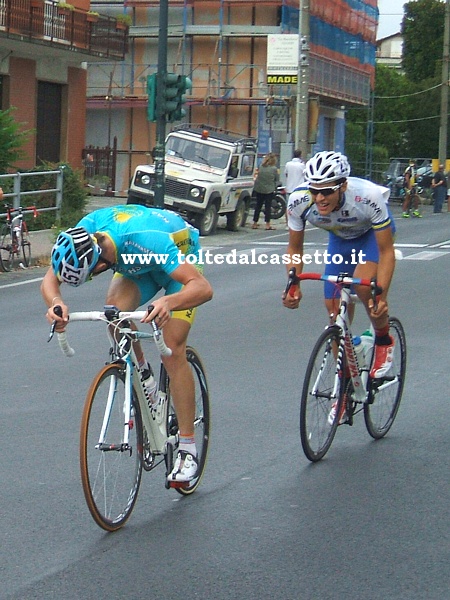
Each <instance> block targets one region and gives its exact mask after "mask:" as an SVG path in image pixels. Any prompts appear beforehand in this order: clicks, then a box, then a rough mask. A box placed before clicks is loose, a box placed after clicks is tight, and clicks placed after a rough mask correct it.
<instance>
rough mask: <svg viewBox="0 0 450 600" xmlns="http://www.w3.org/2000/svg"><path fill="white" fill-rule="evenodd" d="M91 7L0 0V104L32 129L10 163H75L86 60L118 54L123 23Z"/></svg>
mask: <svg viewBox="0 0 450 600" xmlns="http://www.w3.org/2000/svg"><path fill="white" fill-rule="evenodd" d="M116 26H117V21H116V19H114V18H112V17H109V16H100V15H98V14H91V12H90V11H89V0H77V1H76V3H75V5H70V4H66V6H65V7H63V6H62V3H57V2H51V1H49V0H0V56H1V60H0V108H1V109H2V110H6V109H8V108H11V107H14V108H15V111H14V119H15V120H16V121H17V122H19V123H21V124H23V128H24V129H27V130H32V134H31V136H30V138H29V141H28V143H27V145H26V147H25V148H24V150H25V153H26V158H25V159H24V160H23V161H21V163H20V164H18V165H16V166H17V167H19V168H25V169H31V168H33V167H34V166H35V165H38V164H40V163H41V162H62V161H66V162H68V163H70V164H71V165H72V166H73V167H75V168H80V167H81V166H82V151H83V148H84V146H85V137H86V135H85V134H86V94H87V85H86V82H87V69H86V61H88V60H89V61H90V63H91V64H92V62H93V61H104V60H108V61H110V62H113V61H123V60H124V58H125V55H126V52H127V42H128V30H127V29H125V30H117V28H116Z"/></svg>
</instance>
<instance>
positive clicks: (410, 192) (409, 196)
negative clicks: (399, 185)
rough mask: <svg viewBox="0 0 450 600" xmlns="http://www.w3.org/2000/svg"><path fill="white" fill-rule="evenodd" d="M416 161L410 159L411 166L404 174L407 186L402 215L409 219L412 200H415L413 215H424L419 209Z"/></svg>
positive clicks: (419, 216)
mask: <svg viewBox="0 0 450 600" xmlns="http://www.w3.org/2000/svg"><path fill="white" fill-rule="evenodd" d="M416 176H417V173H416V161H415V160H414V159H411V160H410V161H409V166H408V167H406V169H405V172H404V174H403V184H404V187H405V199H404V201H403V206H402V208H403V214H402V217H403V218H404V219H407V218H408V217H409V211H410V209H411V202H412V201H413V200H414V210H413V213H412V214H413V217H418V218H421V217H422V215H421V214H420V211H419V201H420V198H419V195H418V194H417V185H416Z"/></svg>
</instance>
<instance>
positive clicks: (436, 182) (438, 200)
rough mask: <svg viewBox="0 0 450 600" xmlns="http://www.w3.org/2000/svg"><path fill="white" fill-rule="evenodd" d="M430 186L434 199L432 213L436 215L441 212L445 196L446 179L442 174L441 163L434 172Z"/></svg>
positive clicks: (442, 166)
mask: <svg viewBox="0 0 450 600" xmlns="http://www.w3.org/2000/svg"><path fill="white" fill-rule="evenodd" d="M431 187H432V189H433V201H434V206H433V213H434V214H435V215H436V214H439V213H441V212H442V205H443V204H444V200H445V198H446V197H447V181H446V178H445V174H444V165H443V164H440V165H439V170H438V171H436V173H435V174H434V176H433V180H432V182H431Z"/></svg>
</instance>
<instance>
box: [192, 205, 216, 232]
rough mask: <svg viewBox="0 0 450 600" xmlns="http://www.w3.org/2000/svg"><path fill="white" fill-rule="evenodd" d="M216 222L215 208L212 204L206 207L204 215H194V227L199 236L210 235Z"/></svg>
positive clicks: (214, 228)
mask: <svg viewBox="0 0 450 600" xmlns="http://www.w3.org/2000/svg"><path fill="white" fill-rule="evenodd" d="M218 220H219V214H218V212H217V206H216V205H215V204H214V203H212V204H209V205H208V207H207V208H206V210H205V212H204V213H202V214H199V215H195V217H194V225H195V227H197V229H198V230H199V231H200V235H205V236H206V235H211V234H212V233H214V232H215V230H216V227H217V221H218Z"/></svg>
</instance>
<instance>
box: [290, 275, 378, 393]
mask: <svg viewBox="0 0 450 600" xmlns="http://www.w3.org/2000/svg"><path fill="white" fill-rule="evenodd" d="M307 279H308V280H315V281H329V282H331V283H335V284H336V285H338V286H339V289H340V293H341V296H340V303H339V312H338V314H337V316H336V321H335V323H333V324H332V325H329V327H336V326H337V327H338V328H339V330H340V332H341V335H340V341H339V347H338V348H337V369H338V372H340V373H342V370H343V365H344V354H345V357H346V359H347V365H348V368H349V371H350V377H351V380H352V383H353V389H354V398H355V401H356V402H360V403H362V404H364V403H367V402H369V401H370V397H369V395H370V388H369V386H368V379H369V378H368V376H369V369H368V366H367V365H366V368H365V369H363V368H362V367H363V365H359V364H358V358H357V355H356V351H355V345H354V343H353V336H352V332H351V326H350V317H349V312H348V308H349V306H350V304H352V303H353V299H352V294H351V286H352V285H355V284H356V285H365V286H368V287H370V288H371V289H372V295H373V297H374V299H376V296H378V295H379V294H380V293H381V288H379V286H378V285H377V283H376V281H375V280H370V279H359V278H356V277H350V276H349V275H348V274H346V273H341V274H340V275H322V274H320V273H300V275H297V274H296V271H295V268H293V269H291V270H290V271H289V280H288V284H287V286H286V290H285V293H291V290H292V289H293V288H292V286H293V285H294V284H297V283H299V282H300V281H303V280H307ZM318 377H320V372H319V375H318ZM316 387H317V385H316V384H315V385H314V386H313V390H315V389H316ZM339 388H340V381H339V379H338V378H336V380H335V382H334V387H333V391H332V398H333V399H334V400H337V399H338V398H339Z"/></svg>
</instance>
